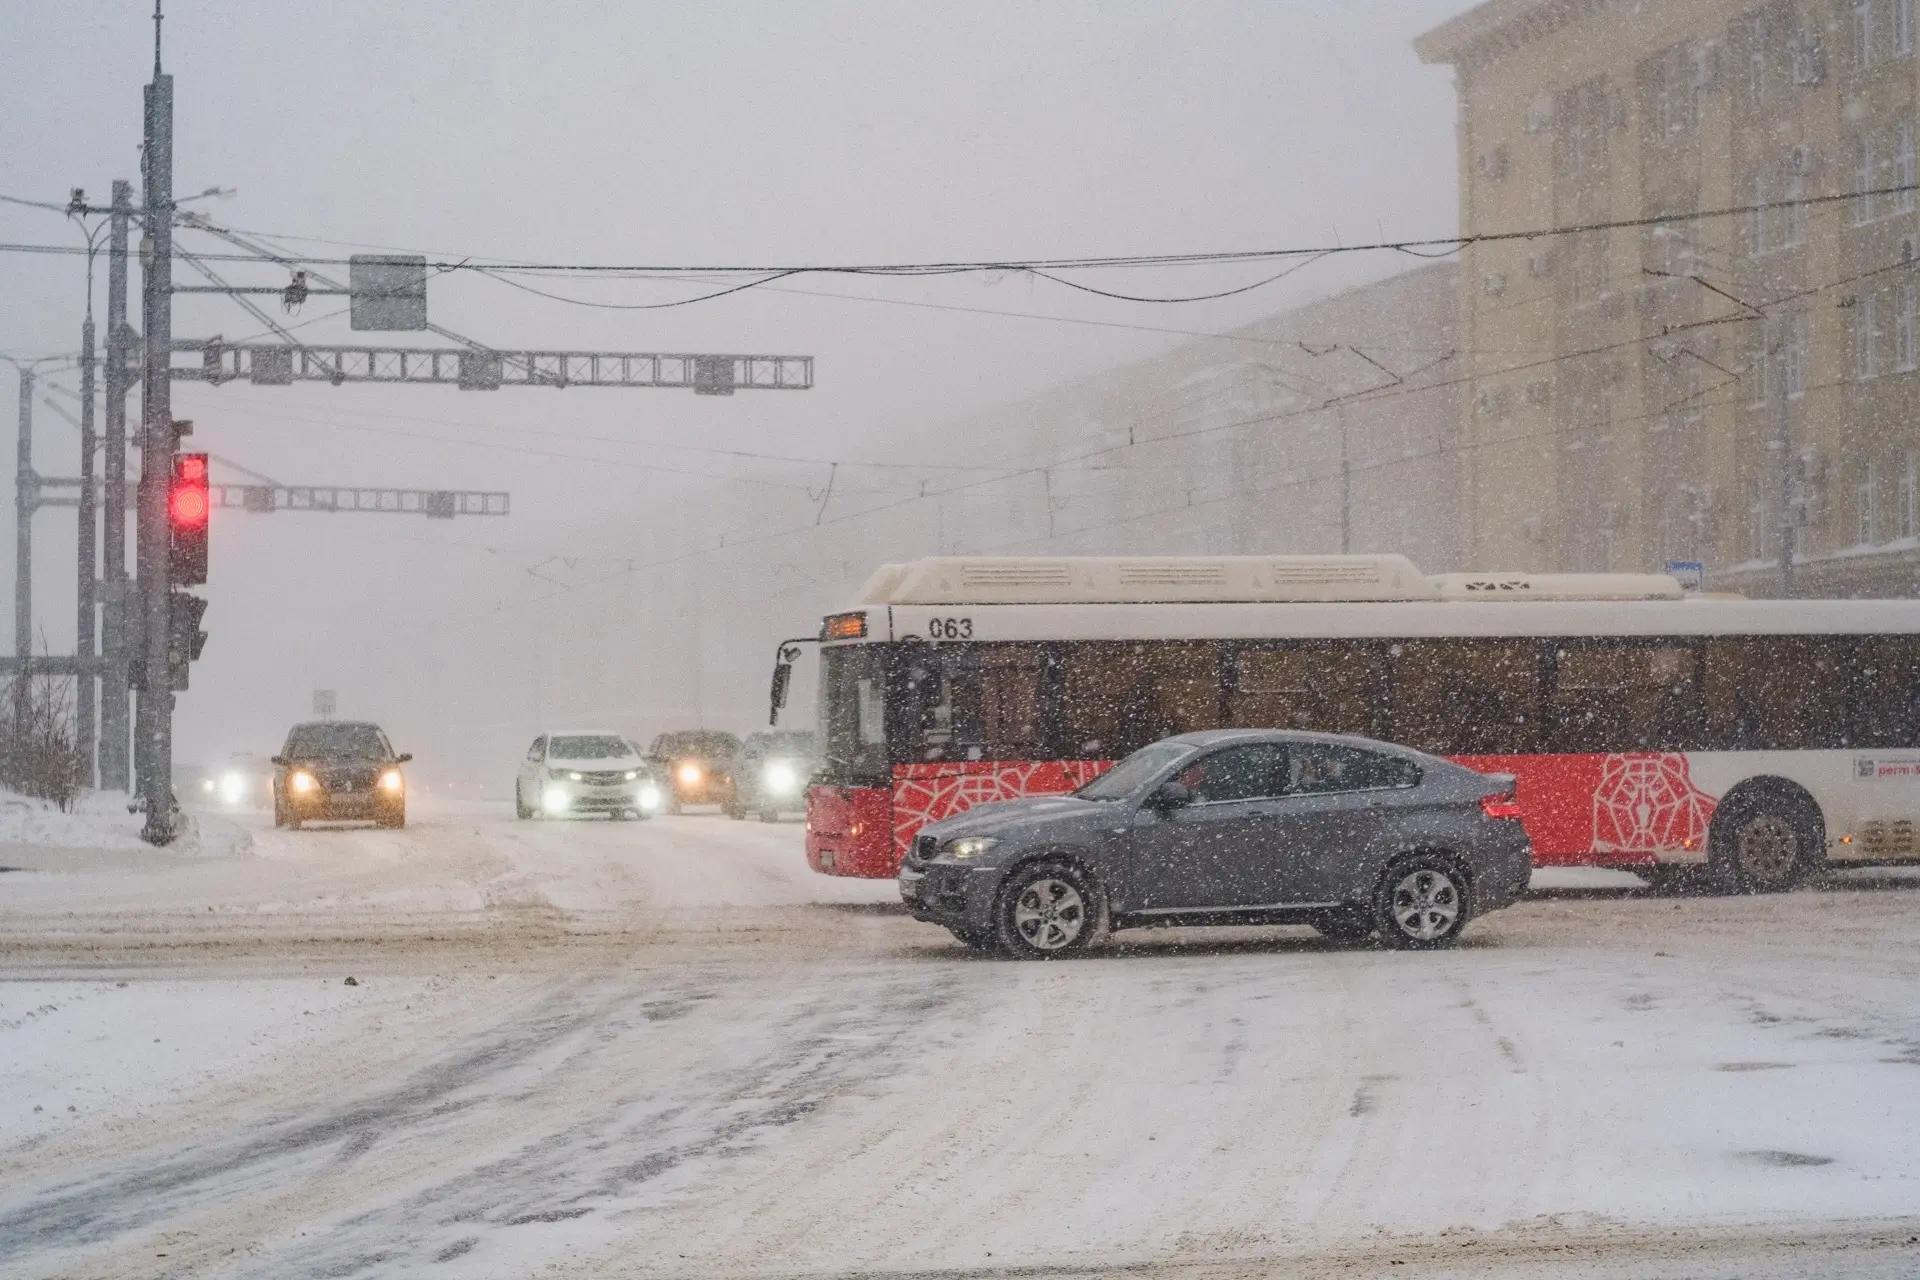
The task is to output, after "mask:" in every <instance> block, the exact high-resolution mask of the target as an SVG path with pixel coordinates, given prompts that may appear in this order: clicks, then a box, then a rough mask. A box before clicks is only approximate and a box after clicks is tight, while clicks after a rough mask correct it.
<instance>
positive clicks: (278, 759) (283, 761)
mask: <svg viewBox="0 0 1920 1280" xmlns="http://www.w3.org/2000/svg"><path fill="white" fill-rule="evenodd" d="M267 763H268V764H277V765H279V766H280V767H281V768H282V769H284V768H286V767H287V758H286V757H285V756H268V757H267Z"/></svg>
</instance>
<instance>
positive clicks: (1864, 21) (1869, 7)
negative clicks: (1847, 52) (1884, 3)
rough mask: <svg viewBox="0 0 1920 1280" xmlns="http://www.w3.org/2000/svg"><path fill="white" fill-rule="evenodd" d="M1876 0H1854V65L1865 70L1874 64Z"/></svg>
mask: <svg viewBox="0 0 1920 1280" xmlns="http://www.w3.org/2000/svg"><path fill="white" fill-rule="evenodd" d="M1875 4H1876V0H1853V65H1854V66H1855V67H1856V68H1858V69H1859V70H1861V71H1865V70H1866V69H1867V68H1868V67H1870V66H1872V65H1873V38H1874V30H1873V10H1874V6H1875Z"/></svg>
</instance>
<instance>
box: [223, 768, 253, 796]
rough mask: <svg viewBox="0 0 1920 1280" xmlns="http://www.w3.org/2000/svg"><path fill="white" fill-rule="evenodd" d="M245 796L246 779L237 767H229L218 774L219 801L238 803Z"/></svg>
mask: <svg viewBox="0 0 1920 1280" xmlns="http://www.w3.org/2000/svg"><path fill="white" fill-rule="evenodd" d="M246 798H247V779H246V775H244V774H242V773H241V772H240V771H239V770H238V769H229V770H227V771H226V772H225V773H223V774H221V775H220V802H221V803H222V804H239V803H240V802H241V801H242V800H245V799H246Z"/></svg>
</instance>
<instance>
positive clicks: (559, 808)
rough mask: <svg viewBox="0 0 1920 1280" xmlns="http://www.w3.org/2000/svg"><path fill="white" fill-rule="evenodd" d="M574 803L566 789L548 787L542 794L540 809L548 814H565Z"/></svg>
mask: <svg viewBox="0 0 1920 1280" xmlns="http://www.w3.org/2000/svg"><path fill="white" fill-rule="evenodd" d="M572 802H573V798H572V797H571V796H569V795H568V794H567V789H566V788H565V787H548V788H547V789H546V790H545V791H543V792H541V793H540V807H541V808H542V809H545V810H546V811H547V812H548V813H565V812H566V811H567V806H568V805H569V804H571V803H572Z"/></svg>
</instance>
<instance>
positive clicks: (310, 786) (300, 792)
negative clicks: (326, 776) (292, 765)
mask: <svg viewBox="0 0 1920 1280" xmlns="http://www.w3.org/2000/svg"><path fill="white" fill-rule="evenodd" d="M287 785H288V786H289V787H292V788H293V794H295V795H297V796H307V795H312V794H313V793H314V792H316V791H318V790H319V789H320V779H318V778H316V777H314V776H313V775H312V774H311V773H308V772H307V771H306V770H305V769H296V770H295V771H294V773H293V775H292V776H291V777H289V778H288V779H287Z"/></svg>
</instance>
